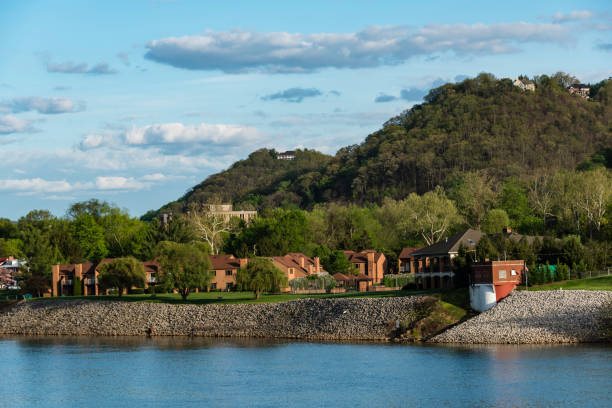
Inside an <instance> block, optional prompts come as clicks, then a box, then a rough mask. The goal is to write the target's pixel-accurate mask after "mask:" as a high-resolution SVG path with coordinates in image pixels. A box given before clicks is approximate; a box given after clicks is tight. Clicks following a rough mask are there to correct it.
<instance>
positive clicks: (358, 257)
mask: <svg viewBox="0 0 612 408" xmlns="http://www.w3.org/2000/svg"><path fill="white" fill-rule="evenodd" d="M342 252H344V255H345V256H346V259H348V261H349V262H351V263H368V253H374V262H378V260H379V259H380V257H381V256H383V254H381V253H380V252H376V251H375V250H373V249H365V250H363V251H361V252H355V251H349V250H345V251H342Z"/></svg>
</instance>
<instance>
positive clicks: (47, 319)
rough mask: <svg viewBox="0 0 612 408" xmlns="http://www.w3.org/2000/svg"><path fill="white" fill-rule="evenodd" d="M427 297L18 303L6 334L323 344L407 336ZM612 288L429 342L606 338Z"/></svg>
mask: <svg viewBox="0 0 612 408" xmlns="http://www.w3.org/2000/svg"><path fill="white" fill-rule="evenodd" d="M423 299H425V298H424V297H422V296H406V297H396V298H392V297H389V298H354V299H299V300H292V301H288V302H284V303H259V304H210V305H173V304H165V303H145V302H117V301H100V300H96V301H90V300H71V299H61V300H40V301H29V302H22V303H19V304H17V305H15V306H13V307H11V308H10V309H8V310H6V311H4V312H2V313H0V335H33V336H34V335H43V336H48V335H61V336H146V335H150V334H151V335H155V336H200V337H241V338H276V339H301V340H320V341H341V340H342V341H345V340H348V341H389V340H393V339H395V340H396V341H397V340H400V339H401V336H399V335H401V333H398V331H397V330H396V321H397V320H398V319H399V320H400V321H402V323H404V322H407V321H414V320H415V316H418V315H419V312H422V310H423V309H422V307H423V304H424V303H423ZM609 302H612V292H606V291H542V292H514V293H512V294H511V295H510V296H509V297H507V298H506V299H504V300H503V301H502V302H501V303H499V304H498V305H497V306H496V307H494V308H493V309H491V310H489V311H487V312H485V313H482V314H480V315H478V316H476V317H473V318H472V319H470V320H468V321H466V322H463V323H461V324H459V325H457V326H454V327H452V328H450V329H448V330H446V331H445V332H443V333H442V334H439V335H437V336H435V337H433V338H432V339H430V340H429V341H430V342H434V343H463V344H494V343H496V344H507V343H513V344H551V343H582V342H598V341H605V339H604V337H603V336H602V330H601V319H600V317H601V311H602V310H603V307H604V305H605V304H606V303H609ZM398 336H399V337H398Z"/></svg>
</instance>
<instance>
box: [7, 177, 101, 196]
mask: <svg viewBox="0 0 612 408" xmlns="http://www.w3.org/2000/svg"><path fill="white" fill-rule="evenodd" d="M92 186H93V183H74V184H71V183H69V182H67V181H66V180H57V181H53V180H45V179H42V178H30V179H0V191H13V192H27V193H66V192H69V191H74V190H75V189H89V188H91V187H92Z"/></svg>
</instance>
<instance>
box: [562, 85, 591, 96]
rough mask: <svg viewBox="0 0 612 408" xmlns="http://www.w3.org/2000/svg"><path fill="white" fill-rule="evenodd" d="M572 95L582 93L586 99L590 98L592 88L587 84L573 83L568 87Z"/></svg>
mask: <svg viewBox="0 0 612 408" xmlns="http://www.w3.org/2000/svg"><path fill="white" fill-rule="evenodd" d="M567 89H568V91H569V93H570V95H580V96H582V97H583V98H584V99H589V93H590V92H591V88H590V87H589V86H588V85H585V84H572V85H570V86H569V87H568V88H567Z"/></svg>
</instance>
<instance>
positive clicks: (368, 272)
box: [366, 251, 374, 276]
mask: <svg viewBox="0 0 612 408" xmlns="http://www.w3.org/2000/svg"><path fill="white" fill-rule="evenodd" d="M366 275H368V276H373V275H374V251H369V252H368V268H367V269H366Z"/></svg>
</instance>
